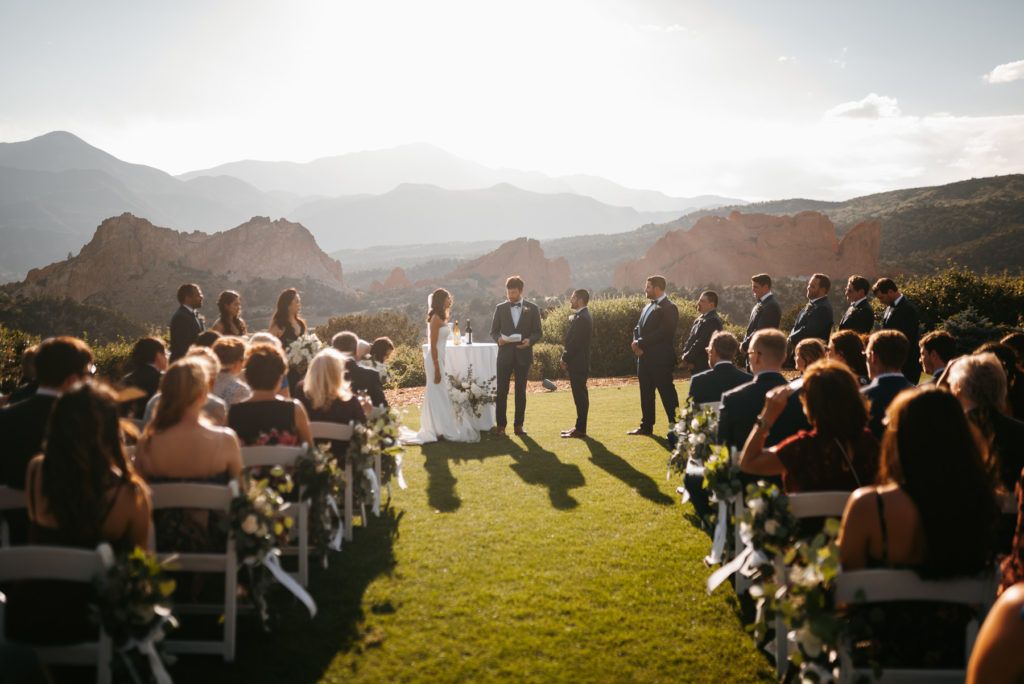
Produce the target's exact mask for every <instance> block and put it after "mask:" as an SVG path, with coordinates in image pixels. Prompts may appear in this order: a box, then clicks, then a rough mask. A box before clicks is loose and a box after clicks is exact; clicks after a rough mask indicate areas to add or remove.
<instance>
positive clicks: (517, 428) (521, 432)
mask: <svg viewBox="0 0 1024 684" xmlns="http://www.w3.org/2000/svg"><path fill="white" fill-rule="evenodd" d="M512 431H513V432H514V433H516V434H517V435H525V434H526V430H524V429H523V426H522V425H517V426H515V427H514V428H512Z"/></svg>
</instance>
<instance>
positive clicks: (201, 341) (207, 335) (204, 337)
mask: <svg viewBox="0 0 1024 684" xmlns="http://www.w3.org/2000/svg"><path fill="white" fill-rule="evenodd" d="M218 339H220V333H219V332H217V331H216V330H204V331H203V332H201V333H199V334H198V335H197V336H196V341H195V342H193V343H192V346H193V347H212V346H213V343H214V342H216V341H217V340H218Z"/></svg>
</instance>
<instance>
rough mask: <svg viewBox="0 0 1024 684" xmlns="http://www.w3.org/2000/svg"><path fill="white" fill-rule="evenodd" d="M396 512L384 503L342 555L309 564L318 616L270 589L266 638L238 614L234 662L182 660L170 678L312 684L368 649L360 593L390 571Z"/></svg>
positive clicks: (380, 609) (382, 606)
mask: <svg viewBox="0 0 1024 684" xmlns="http://www.w3.org/2000/svg"><path fill="white" fill-rule="evenodd" d="M402 515H403V514H402V513H399V512H397V511H396V510H395V509H394V508H393V507H390V506H389V507H388V508H386V509H385V510H383V511H381V514H380V517H379V518H375V517H372V516H371V517H370V518H369V521H368V524H367V525H366V526H359V527H356V528H355V530H354V531H353V532H354V539H353V540H352V541H351V542H346V543H345V544H344V545H343V550H342V552H341V553H340V554H338V553H331V554H330V556H329V561H330V566H329V567H328V568H327V569H322V567H321V566H320V564H319V563H314V562H313V559H312V558H311V559H310V586H309V593H310V595H311V596H312V597H313V599H314V600H315V601H316V602H317V616H316V618H314V619H312V620H311V619H310V617H309V613H308V612H306V609H305V608H304V607H303V606H302V605H301V604H299V603H298V601H297V600H295V599H294V598H292V596H291V595H290V594H288V593H287V591H285V590H283V589H280V588H279V587H275V588H274V589H273V592H272V594H271V597H270V598H271V604H272V606H273V607H274V608H275V609H276V610H275V613H276V618H275V619H274V620H273V622H272V625H271V631H270V632H269V633H268V632H264V631H263V630H262V629H261V628H260V623H259V618H258V617H257V616H256V615H247V616H240V617H239V620H238V640H237V643H238V649H237V654H236V657H235V662H234V663H224V662H223V661H222V660H221V659H220V658H219V657H211V656H196V655H181V656H179V657H178V662H177V663H176V664H175V665H173V666H172V667H171V668H169V670H170V673H171V676H172V677H173V678H174V681H177V682H197V683H198V682H218V684H231V683H233V682H239V683H242V682H245V683H248V682H269V681H278V682H298V683H299V684H307V683H309V684H312V683H313V682H319V681H320V680H321V679H322V678H323V676H324V672H326V671H327V669H328V668H329V667H330V664H331V662H332V661H333V660H334V658H335V657H336V656H337V655H338V653H339V652H351V651H356V652H361V651H363V650H364V649H368V648H373V647H374V646H375V643H373V638H372V635H367V634H365V633H364V629H363V622H364V619H365V618H366V615H365V614H364V611H363V606H362V603H363V595H364V594H365V593H366V589H367V587H369V586H370V584H371V583H372V582H373V581H374V580H375V579H377V578H378V577H380V576H383V575H390V574H391V573H392V572H393V571H394V570H395V566H396V561H395V555H394V545H395V541H396V540H397V539H398V534H399V532H398V529H399V525H400V523H401V519H402ZM400 610H401V605H398V606H395V605H392V603H391V602H390V601H389V600H387V599H384V600H382V601H380V602H378V603H377V604H374V605H372V606H370V607H369V611H370V612H371V613H374V614H383V613H391V612H397V611H400ZM297 654H302V655H301V657H297Z"/></svg>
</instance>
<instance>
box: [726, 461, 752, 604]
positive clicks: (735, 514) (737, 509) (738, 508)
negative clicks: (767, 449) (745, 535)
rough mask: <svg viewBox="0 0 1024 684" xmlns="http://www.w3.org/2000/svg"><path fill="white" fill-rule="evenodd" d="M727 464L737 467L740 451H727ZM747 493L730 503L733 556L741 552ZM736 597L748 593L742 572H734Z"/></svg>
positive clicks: (747, 581)
mask: <svg viewBox="0 0 1024 684" xmlns="http://www.w3.org/2000/svg"><path fill="white" fill-rule="evenodd" d="M729 463H731V464H732V465H736V466H738V465H739V463H740V450H739V449H737V448H736V447H732V448H730V449H729ZM746 496H747V493H746V492H745V491H743V490H742V489H741V490H740V493H739V495H738V496H737V497H736V498H735V499H734V500H733V502H732V518H733V520H734V521H735V524H734V525H733V538H734V542H733V549H732V550H733V554H737V553H739V552H740V551H742V550H743V547H744V544H743V540H742V539H741V538H740V518H742V517H743V513H744V512H745V511H746V508H747V502H746ZM735 577H736V595H737V596H742V595H743V594H745V593H747V592H748V591H750V584H751V582H750V578H749V577H746V576H745V575H744V574H743V573H742V572H739V571H737V572H736V575H735Z"/></svg>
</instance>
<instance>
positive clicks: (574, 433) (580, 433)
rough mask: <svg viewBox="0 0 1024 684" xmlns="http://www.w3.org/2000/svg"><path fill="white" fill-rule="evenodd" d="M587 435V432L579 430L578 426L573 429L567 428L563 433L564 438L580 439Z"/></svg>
mask: <svg viewBox="0 0 1024 684" xmlns="http://www.w3.org/2000/svg"><path fill="white" fill-rule="evenodd" d="M586 436H587V433H586V432H583V430H577V429H576V428H573V429H572V430H566V431H564V432H563V433H562V437H563V438H571V437H576V438H578V439H583V438H584V437H586Z"/></svg>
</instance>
